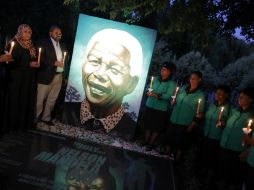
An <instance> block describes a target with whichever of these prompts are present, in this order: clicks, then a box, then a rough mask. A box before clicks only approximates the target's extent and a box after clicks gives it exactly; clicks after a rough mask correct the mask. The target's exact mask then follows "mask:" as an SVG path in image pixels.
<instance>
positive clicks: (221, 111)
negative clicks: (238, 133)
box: [218, 107, 224, 122]
mask: <svg viewBox="0 0 254 190" xmlns="http://www.w3.org/2000/svg"><path fill="white" fill-rule="evenodd" d="M223 111H224V107H221V109H220V114H219V118H218V121H219V122H220V120H221V116H222V113H223Z"/></svg>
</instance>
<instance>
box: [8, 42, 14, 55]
mask: <svg viewBox="0 0 254 190" xmlns="http://www.w3.org/2000/svg"><path fill="white" fill-rule="evenodd" d="M14 45H15V42H11V47H10V51H9V54H12V50H13V47H14Z"/></svg>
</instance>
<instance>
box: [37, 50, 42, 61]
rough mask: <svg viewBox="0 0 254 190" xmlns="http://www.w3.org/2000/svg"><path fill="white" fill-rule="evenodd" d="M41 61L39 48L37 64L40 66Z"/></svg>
mask: <svg viewBox="0 0 254 190" xmlns="http://www.w3.org/2000/svg"><path fill="white" fill-rule="evenodd" d="M40 61H41V48H39V53H38V61H37V62H38V64H40Z"/></svg>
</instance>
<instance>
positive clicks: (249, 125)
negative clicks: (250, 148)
mask: <svg viewBox="0 0 254 190" xmlns="http://www.w3.org/2000/svg"><path fill="white" fill-rule="evenodd" d="M251 126H252V119H250V120H249V122H248V125H247V127H245V128H243V133H244V134H245V135H248V134H250V132H251V130H252V129H251ZM242 145H243V146H244V145H245V142H244V141H243V142H242Z"/></svg>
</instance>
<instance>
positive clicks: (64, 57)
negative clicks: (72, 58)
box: [63, 51, 67, 63]
mask: <svg viewBox="0 0 254 190" xmlns="http://www.w3.org/2000/svg"><path fill="white" fill-rule="evenodd" d="M66 55H67V52H66V51H65V52H64V54H63V63H64V62H65V59H66Z"/></svg>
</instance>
